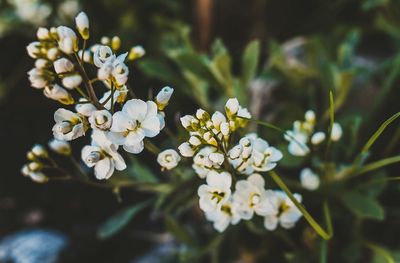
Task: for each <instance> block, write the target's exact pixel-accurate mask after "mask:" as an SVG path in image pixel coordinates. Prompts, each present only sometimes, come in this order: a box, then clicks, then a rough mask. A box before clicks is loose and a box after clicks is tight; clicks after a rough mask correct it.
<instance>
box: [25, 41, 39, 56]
mask: <svg viewBox="0 0 400 263" xmlns="http://www.w3.org/2000/svg"><path fill="white" fill-rule="evenodd" d="M26 51H27V52H28V55H29V56H30V57H31V58H38V55H39V54H40V42H38V41H35V42H32V43H29V45H28V46H26Z"/></svg>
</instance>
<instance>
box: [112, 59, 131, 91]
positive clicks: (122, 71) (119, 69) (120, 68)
mask: <svg viewBox="0 0 400 263" xmlns="http://www.w3.org/2000/svg"><path fill="white" fill-rule="evenodd" d="M126 55H127V53H125V54H122V55H119V56H118V57H117V58H116V59H115V60H114V62H113V70H112V75H113V77H114V80H115V84H116V85H117V86H118V87H120V86H123V85H125V83H126V82H127V81H128V74H129V69H128V67H127V66H126V65H125V64H124V60H125V58H126Z"/></svg>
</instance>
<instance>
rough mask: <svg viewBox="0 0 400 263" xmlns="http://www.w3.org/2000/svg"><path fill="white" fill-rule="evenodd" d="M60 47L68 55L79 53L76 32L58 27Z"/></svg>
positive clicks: (64, 27)
mask: <svg viewBox="0 0 400 263" xmlns="http://www.w3.org/2000/svg"><path fill="white" fill-rule="evenodd" d="M57 34H58V38H59V40H58V47H59V48H60V49H61V51H62V52H64V53H66V54H72V53H74V52H76V51H78V39H77V37H76V34H75V32H74V31H73V30H72V29H71V28H69V27H66V26H59V27H57Z"/></svg>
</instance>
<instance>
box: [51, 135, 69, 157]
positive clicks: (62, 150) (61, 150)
mask: <svg viewBox="0 0 400 263" xmlns="http://www.w3.org/2000/svg"><path fill="white" fill-rule="evenodd" d="M49 147H50V149H51V150H53V151H54V152H56V153H58V154H62V155H70V154H71V145H70V144H69V142H66V141H61V140H57V139H55V138H54V139H52V140H51V141H49Z"/></svg>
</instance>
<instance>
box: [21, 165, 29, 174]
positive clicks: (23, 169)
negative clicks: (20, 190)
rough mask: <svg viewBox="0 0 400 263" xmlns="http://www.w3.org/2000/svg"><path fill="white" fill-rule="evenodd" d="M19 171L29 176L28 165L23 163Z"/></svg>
mask: <svg viewBox="0 0 400 263" xmlns="http://www.w3.org/2000/svg"><path fill="white" fill-rule="evenodd" d="M21 173H22V175H23V176H29V174H30V173H31V171H30V170H29V167H28V165H26V164H25V165H24V166H22V168H21Z"/></svg>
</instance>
